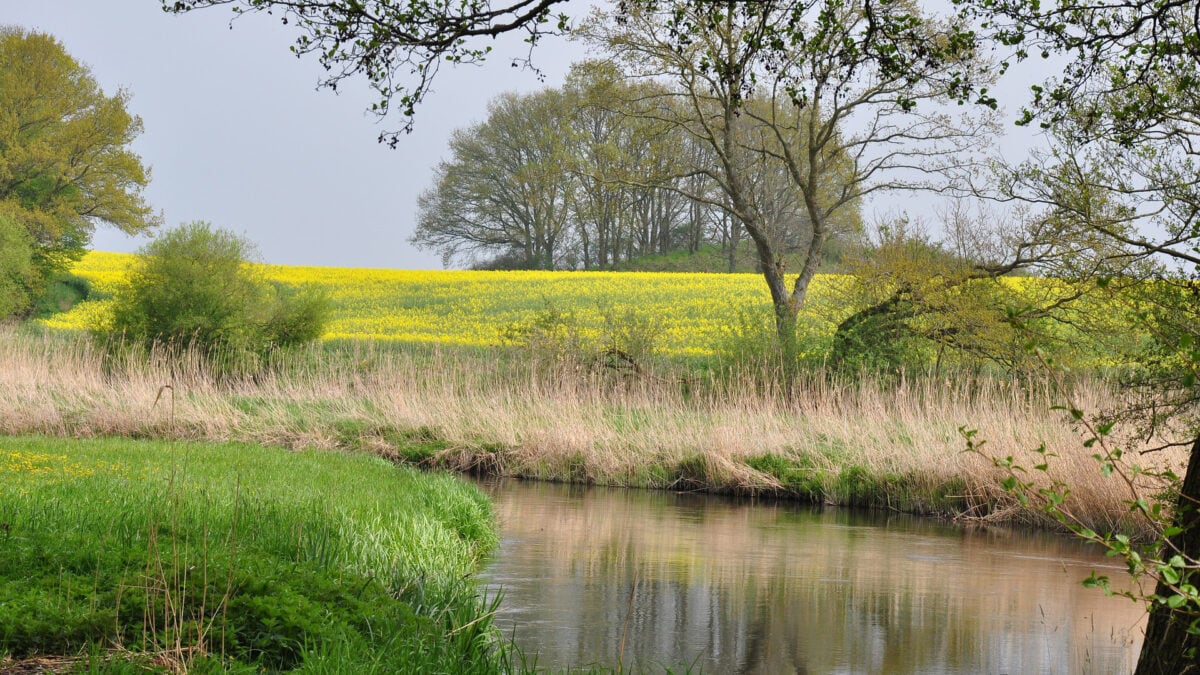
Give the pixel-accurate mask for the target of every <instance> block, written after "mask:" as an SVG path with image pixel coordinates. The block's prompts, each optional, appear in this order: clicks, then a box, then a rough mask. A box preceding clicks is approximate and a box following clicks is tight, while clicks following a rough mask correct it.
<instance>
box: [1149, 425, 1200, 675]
mask: <svg viewBox="0 0 1200 675" xmlns="http://www.w3.org/2000/svg"><path fill="white" fill-rule="evenodd" d="M1174 522H1175V525H1176V526H1177V527H1180V528H1182V529H1183V532H1181V533H1180V534H1177V535H1175V536H1174V537H1170V539H1169V541H1170V545H1171V546H1173V547H1174V549H1177V550H1178V551H1179V552H1180V553H1182V554H1183V556H1184V557H1185V558H1186V559H1188V560H1197V559H1200V437H1197V438H1196V440H1195V441H1194V442H1193V443H1192V454H1191V457H1189V458H1188V466H1187V473H1186V475H1185V476H1184V477H1183V485H1182V486H1180V488H1179V497H1178V498H1177V500H1176V503H1175V518H1174ZM1168 557H1169V555H1168ZM1189 582H1190V583H1192V584H1196V583H1197V582H1200V579H1196V578H1194V577H1193V578H1192V579H1190V580H1189ZM1155 592H1156V593H1157V594H1158V595H1160V596H1162V597H1169V596H1171V595H1174V593H1173V592H1172V591H1171V589H1170V588H1168V587H1167V586H1166V584H1163V583H1159V585H1158V588H1157V589H1156V590H1155ZM1187 607H1188V605H1184V608H1187ZM1192 609H1193V610H1194V607H1193V608H1192ZM1196 618H1197V617H1196V615H1195V614H1191V613H1184V612H1180V611H1177V610H1173V609H1171V608H1170V607H1168V606H1166V605H1165V604H1160V603H1156V604H1155V605H1154V607H1153V608H1152V609H1151V610H1150V621H1149V623H1148V624H1147V625H1146V641H1145V642H1143V643H1142V654H1141V656H1140V657H1139V658H1138V665H1137V671H1136V675H1184V674H1185V673H1192V674H1200V636H1196V635H1192V634H1190V633H1188V625H1189V624H1190V623H1191V622H1192V621H1194V620H1195V619H1196Z"/></svg>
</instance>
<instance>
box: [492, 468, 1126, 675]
mask: <svg viewBox="0 0 1200 675" xmlns="http://www.w3.org/2000/svg"><path fill="white" fill-rule="evenodd" d="M481 487H482V488H483V489H484V490H485V491H486V492H487V493H488V494H489V495H490V496H491V497H492V499H493V500H494V501H495V504H496V509H497V514H498V517H499V523H500V531H501V538H502V541H501V545H500V550H499V551H498V553H497V554H496V555H495V556H494V558H493V559H492V560H491V562H490V563H489V565H488V566H487V568H486V569H485V571H484V574H483V578H484V581H485V583H487V584H488V586H489V587H490V588H492V589H496V588H500V589H502V592H503V600H502V603H501V608H500V612H499V617H498V624H499V625H500V627H501V629H502V630H504V631H505V632H506V633H507V634H510V635H512V636H514V637H515V640H516V642H517V644H518V645H519V646H520V647H521V648H522V650H524V651H525V652H526V654H527V655H529V656H531V657H532V656H533V655H536V657H537V664H538V666H539V667H544V668H548V669H561V668H564V667H568V666H571V667H578V666H589V665H600V666H607V667H615V666H617V665H623V666H625V667H627V668H631V669H634V670H650V671H660V672H661V671H662V670H663V669H664V668H671V669H673V670H674V671H675V672H680V671H682V670H686V669H689V668H690V669H691V670H692V671H693V672H696V671H703V672H706V673H889V674H890V673H897V674H899V673H1123V672H1130V671H1131V670H1132V668H1133V665H1134V663H1135V661H1136V658H1137V650H1138V648H1139V646H1140V642H1141V634H1142V630H1143V626H1144V621H1145V612H1144V610H1143V609H1142V608H1140V607H1139V606H1138V605H1136V604H1134V603H1133V602H1131V601H1129V600H1124V599H1120V598H1109V597H1106V596H1105V595H1104V594H1103V592H1101V591H1099V590H1095V589H1087V588H1084V587H1083V586H1082V584H1081V581H1082V580H1083V579H1084V578H1086V577H1087V576H1088V575H1089V574H1090V573H1091V571H1092V570H1096V571H1097V573H1099V574H1106V575H1109V576H1111V577H1112V578H1113V579H1114V582H1117V581H1121V580H1123V579H1122V575H1123V573H1124V568H1123V567H1120V566H1118V565H1115V564H1114V561H1112V560H1110V559H1106V558H1104V557H1103V556H1102V555H1099V554H1098V552H1097V551H1096V550H1094V549H1091V548H1088V547H1086V546H1084V545H1082V544H1080V543H1078V542H1075V541H1072V540H1070V539H1068V538H1066V537H1062V536H1054V535H1049V534H1045V533H1037V532H1027V531H1019V530H1012V529H1008V528H995V527H989V528H982V527H962V526H959V525H955V524H952V523H945V522H939V521H936V520H930V519H923V518H917V517H912V516H907V515H904V514H897V513H888V512H879V511H873V512H864V511H858V510H847V509H833V508H825V509H819V508H812V507H807V506H803V505H797V504H791V503H781V502H775V501H764V500H757V501H750V500H734V499H727V498H722V497H714V496H709V495H702V494H680V493H672V492H655V491H643V490H620V489H605V488H586V487H580V486H571V485H562V484H551V483H535V482H521V481H499V482H491V483H485V484H483V485H482V486H481Z"/></svg>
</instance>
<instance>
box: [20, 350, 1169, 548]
mask: <svg viewBox="0 0 1200 675" xmlns="http://www.w3.org/2000/svg"><path fill="white" fill-rule="evenodd" d="M164 385H170V386H171V389H166V390H164V389H163V387H164ZM702 389H703V390H704V392H708V393H700V394H697V393H695V392H694V391H693V392H692V394H691V395H687V396H685V395H684V394H683V393H681V392H680V387H678V386H677V385H675V384H672V383H669V382H667V381H665V380H659V379H653V378H650V379H644V380H641V381H637V382H623V383H618V382H615V381H613V380H611V379H609V378H607V377H606V376H605V375H603V374H595V373H587V372H574V371H569V372H563V371H562V370H542V369H539V368H537V367H535V366H534V365H533V364H530V363H528V362H523V361H520V360H519V359H518V360H508V361H505V360H503V359H496V358H489V357H487V356H484V355H481V354H478V353H464V352H461V351H452V350H446V351H439V350H436V349H435V350H432V351H425V352H412V351H407V350H397V349H386V350H385V349H375V348H374V347H372V346H371V345H370V344H365V345H363V346H362V347H361V349H360V351H359V352H358V353H355V354H329V353H327V352H322V351H319V350H314V351H312V352H310V353H308V354H306V355H304V356H303V358H301V359H298V360H297V362H296V363H294V364H292V365H291V367H289V368H283V369H276V370H275V371H272V372H271V373H268V374H264V375H261V376H258V377H256V378H254V379H246V380H238V381H221V380H220V379H218V378H214V377H212V376H210V375H208V374H207V373H206V372H205V370H204V368H203V367H202V366H201V364H200V363H199V362H198V361H197V360H196V359H195V358H191V360H188V359H187V358H185V359H184V360H183V361H182V362H179V361H175V360H172V359H167V358H164V357H163V356H162V355H153V354H152V355H150V356H149V357H147V358H145V359H141V360H138V361H136V362H128V361H127V362H116V363H114V362H107V363H106V361H105V358H104V355H103V354H102V353H100V352H99V351H97V350H95V349H94V348H93V347H91V346H90V344H89V343H88V342H87V341H86V340H84V339H82V338H81V337H72V336H62V335H54V334H51V335H47V336H37V337H34V336H30V335H27V334H23V333H19V332H17V331H14V330H0V434H30V433H39V434H50V435H67V436H96V435H117V436H137V437H144V436H150V437H163V436H176V437H184V438H195V439H209V440H215V441H223V440H244V441H251V442H256V443H264V444H279V445H284V446H289V447H299V446H315V447H323V448H331V449H334V448H366V449H370V450H373V451H377V452H381V453H383V454H386V455H390V456H407V457H408V458H410V459H414V458H415V459H424V460H425V461H428V462H429V463H433V464H438V465H442V466H449V467H454V468H470V467H475V468H476V469H479V470H485V471H493V472H497V473H501V474H505V475H518V476H526V477H534V478H543V479H551V480H575V481H585V482H595V483H604V484H617V485H636V486H646V487H668V486H674V487H677V488H688V489H692V488H706V489H718V490H728V491H737V492H745V493H749V492H759V493H761V492H771V491H774V490H778V489H779V488H780V487H781V483H780V480H779V478H778V477H777V476H776V475H772V474H770V473H764V472H762V471H759V470H756V469H754V468H753V467H752V466H751V464H753V463H754V460H755V459H756V458H759V459H761V458H762V457H764V456H767V455H771V456H775V457H778V458H782V459H783V460H784V461H786V462H788V463H790V464H791V465H793V466H795V467H799V469H797V470H798V471H801V472H805V471H807V472H810V474H811V477H812V479H813V481H814V483H815V484H816V486H817V487H816V490H815V491H816V497H817V498H819V499H823V500H826V501H830V502H847V501H866V502H868V503H872V504H874V505H877V506H888V505H891V506H893V507H895V508H902V509H908V510H917V511H925V512H935V513H941V514H944V515H964V516H979V517H986V518H993V519H1002V520H1017V521H1041V522H1044V518H1043V517H1042V516H1039V515H1038V514H1037V513H1035V512H1032V511H1030V510H1029V509H1023V508H1021V507H1019V505H1017V504H1016V502H1015V501H1014V500H1013V499H1012V498H1011V496H1010V495H1007V494H1005V493H1004V492H1003V491H1002V490H1001V489H1000V487H999V485H998V478H999V473H998V470H996V469H995V468H994V467H993V466H992V465H991V462H990V461H989V460H988V459H987V458H986V457H982V456H979V455H975V454H970V453H965V452H964V451H963V450H964V448H965V441H964V439H963V437H962V435H961V434H960V432H959V429H960V428H961V427H969V428H974V429H977V430H978V436H977V438H981V439H986V440H987V445H986V446H985V448H984V450H985V452H986V453H988V454H990V455H995V456H1000V457H1004V456H1007V455H1013V456H1016V457H1017V458H1018V459H1019V460H1020V461H1021V462H1023V463H1024V464H1025V465H1026V466H1032V465H1033V464H1035V463H1036V462H1035V461H1034V459H1033V457H1032V455H1031V454H1030V450H1031V449H1033V448H1036V447H1038V446H1039V445H1040V444H1045V446H1046V447H1047V448H1048V449H1049V450H1050V451H1052V452H1054V453H1056V454H1057V455H1059V457H1058V458H1057V459H1056V460H1055V463H1054V465H1053V473H1054V474H1055V475H1056V476H1057V477H1060V478H1062V479H1063V480H1065V481H1066V482H1068V483H1070V484H1071V485H1072V487H1073V489H1074V493H1073V495H1072V498H1071V499H1072V504H1073V508H1074V509H1075V510H1076V511H1077V512H1078V513H1080V514H1081V515H1083V517H1084V518H1085V520H1086V522H1087V523H1088V524H1089V525H1091V526H1092V527H1093V528H1095V529H1099V530H1106V529H1109V528H1110V527H1120V528H1121V529H1125V530H1133V531H1137V530H1138V528H1139V527H1141V526H1140V525H1139V524H1138V523H1137V522H1136V521H1133V520H1132V519H1131V517H1130V515H1129V510H1128V507H1127V506H1126V503H1125V500H1127V499H1129V498H1130V495H1129V494H1127V491H1125V490H1124V489H1123V488H1122V484H1121V483H1120V482H1119V481H1118V480H1117V479H1115V478H1109V479H1105V478H1103V477H1102V476H1101V474H1100V471H1099V469H1098V466H1097V463H1096V461H1095V460H1094V459H1092V457H1091V453H1092V452H1093V451H1092V450H1088V449H1085V448H1084V447H1083V446H1082V443H1081V441H1082V437H1081V435H1080V432H1079V431H1078V430H1077V429H1075V428H1073V427H1072V425H1071V424H1070V423H1069V422H1068V421H1067V420H1065V419H1064V418H1063V415H1062V414H1061V413H1058V412H1054V411H1052V410H1051V409H1050V408H1051V405H1052V404H1055V403H1061V401H1060V400H1058V398H1057V397H1056V395H1053V394H1051V393H1049V389H1048V388H1042V389H1040V390H1037V391H1034V392H1032V393H1030V392H1029V390H1028V388H1025V389H1022V388H1018V387H1015V386H1012V385H1009V384H1006V383H1005V382H1001V381H995V380H991V381H986V380H985V381H979V382H968V381H955V380H934V379H930V378H917V379H913V380H911V381H906V382H901V383H899V384H896V385H894V386H888V387H882V386H877V385H875V384H872V383H870V382H847V383H843V384H828V383H825V382H824V381H816V383H814V384H810V385H800V386H799V387H798V388H797V390H796V392H795V393H794V395H793V396H790V397H780V396H778V395H775V394H773V393H770V392H768V393H765V394H764V393H762V392H760V391H759V388H756V387H755V386H754V385H753V384H752V383H750V382H747V383H746V384H745V385H744V386H743V385H738V384H736V383H735V384H734V385H733V386H731V387H725V388H712V389H711V390H710V389H709V388H707V387H704V388H702ZM1073 395H1074V397H1075V399H1076V402H1077V404H1078V405H1080V406H1081V407H1083V408H1084V409H1087V410H1099V409H1101V408H1104V407H1107V406H1109V405H1111V404H1112V403H1113V402H1114V398H1113V396H1114V394H1113V392H1112V391H1111V390H1110V389H1109V388H1107V387H1105V386H1102V385H1100V384H1092V385H1081V386H1079V387H1077V388H1076V390H1075V391H1074V392H1073ZM1151 458H1152V459H1153V460H1154V461H1158V462H1166V463H1169V464H1171V465H1172V466H1174V467H1175V468H1176V469H1177V470H1178V467H1179V466H1181V465H1182V461H1183V459H1184V457H1183V455H1182V453H1177V454H1175V455H1171V456H1164V455H1154V456H1151ZM856 481H857V482H856ZM872 486H882V487H881V488H880V489H878V490H877V489H875V487H872ZM1151 487H1152V486H1151ZM1147 489H1149V488H1147ZM864 494H865V495H867V496H866V497H865V498H864V497H863V495H864Z"/></svg>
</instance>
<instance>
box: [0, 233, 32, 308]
mask: <svg viewBox="0 0 1200 675" xmlns="http://www.w3.org/2000/svg"><path fill="white" fill-rule="evenodd" d="M32 244H33V242H32V240H31V239H30V237H29V234H28V233H27V232H26V231H25V228H24V227H21V225H20V224H19V223H18V222H17V221H16V220H14V219H12V218H9V217H6V216H4V215H3V214H0V320H3V319H5V318H8V317H10V316H13V315H14V314H20V313H22V312H24V311H25V310H26V309H27V308H28V306H29V295H30V287H31V284H32V282H33V279H34V269H33V245H32Z"/></svg>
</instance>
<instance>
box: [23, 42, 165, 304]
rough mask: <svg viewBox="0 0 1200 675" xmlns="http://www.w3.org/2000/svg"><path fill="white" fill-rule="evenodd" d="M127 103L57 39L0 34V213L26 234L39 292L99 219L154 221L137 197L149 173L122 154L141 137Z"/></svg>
mask: <svg viewBox="0 0 1200 675" xmlns="http://www.w3.org/2000/svg"><path fill="white" fill-rule="evenodd" d="M128 101H129V95H128V94H127V93H126V92H124V91H119V92H117V93H116V94H115V95H113V96H107V95H105V94H104V92H103V91H101V90H100V87H99V86H98V85H97V84H96V80H95V79H94V78H93V77H92V75H91V73H90V72H88V69H87V68H86V67H85V66H83V65H82V64H80V63H79V62H78V61H76V60H75V59H74V58H72V57H71V56H70V54H68V53H67V52H66V50H65V49H64V48H63V46H62V44H60V43H59V42H58V41H57V40H55V39H54V38H53V37H51V36H49V35H46V34H44V33H38V32H31V31H25V30H22V29H19V28H0V215H2V216H3V217H4V218H8V219H11V220H13V221H15V222H17V223H19V224H20V225H21V226H22V227H23V228H24V229H25V231H26V233H27V234H28V237H29V244H30V245H32V247H33V248H32V255H31V261H32V272H33V280H32V282H31V283H30V284H29V287H30V288H32V289H36V290H34V291H33V294H35V295H36V294H37V293H39V292H40V289H39V288H38V287H39V286H40V285H41V284H42V283H44V282H45V281H46V280H48V279H51V278H53V277H54V276H55V275H56V274H60V273H63V272H65V271H66V269H67V266H68V265H69V264H70V263H71V262H72V261H74V260H77V259H78V258H79V256H80V255H82V253H83V251H84V249H85V248H86V246H87V244H88V243H89V241H90V240H91V233H92V231H93V230H94V229H95V226H96V224H97V223H107V224H110V225H112V226H114V227H117V228H120V229H121V230H123V231H125V232H139V231H142V230H145V229H147V228H149V227H152V226H154V225H157V224H158V222H159V217H158V216H157V215H156V214H155V213H154V212H153V211H152V210H151V208H150V207H149V205H147V204H146V202H145V200H144V198H143V195H142V190H143V189H144V188H145V187H146V185H147V183H148V182H149V180H150V174H149V171H148V170H147V169H146V167H144V166H143V165H142V161H141V158H139V157H138V156H137V155H136V154H134V153H133V152H132V151H130V150H129V149H128V146H129V144H130V143H132V142H133V140H134V139H135V138H136V137H137V136H138V135H139V134H140V133H141V131H142V123H141V120H140V119H138V118H137V117H135V116H133V115H131V114H130V113H129V112H128V111H127V110H126V104H127V103H128ZM6 243H7V242H6V241H2V240H0V244H6ZM0 255H3V254H0ZM0 309H2V308H0Z"/></svg>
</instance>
